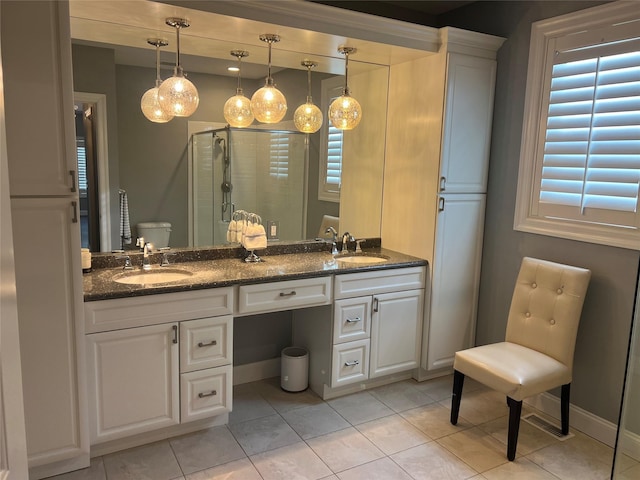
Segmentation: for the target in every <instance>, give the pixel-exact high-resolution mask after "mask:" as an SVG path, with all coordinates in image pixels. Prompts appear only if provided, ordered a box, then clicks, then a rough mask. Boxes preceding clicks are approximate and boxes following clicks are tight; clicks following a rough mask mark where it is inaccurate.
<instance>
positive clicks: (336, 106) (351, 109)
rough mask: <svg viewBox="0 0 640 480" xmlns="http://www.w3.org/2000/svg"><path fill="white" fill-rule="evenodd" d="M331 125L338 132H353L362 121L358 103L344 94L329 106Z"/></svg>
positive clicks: (360, 108)
mask: <svg viewBox="0 0 640 480" xmlns="http://www.w3.org/2000/svg"><path fill="white" fill-rule="evenodd" d="M329 119H330V120H331V124H332V125H333V126H334V127H335V128H337V129H339V130H353V129H354V128H356V127H357V126H358V124H359V123H360V120H362V107H360V104H359V103H358V101H357V100H356V99H355V98H353V97H351V96H350V95H349V94H348V93H346V92H345V94H343V95H342V96H340V97H338V98H336V99H335V100H334V101H333V102H331V105H330V106H329Z"/></svg>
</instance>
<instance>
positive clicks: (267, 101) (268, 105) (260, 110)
mask: <svg viewBox="0 0 640 480" xmlns="http://www.w3.org/2000/svg"><path fill="white" fill-rule="evenodd" d="M260 40H262V41H263V42H266V43H268V44H269V70H268V74H267V80H266V82H265V85H264V87H262V88H260V89H259V90H257V91H256V92H255V93H254V94H253V96H252V97H251V110H252V111H253V115H254V116H255V117H256V120H258V121H259V122H262V123H278V122H279V121H280V120H282V119H283V118H284V116H285V114H286V113H287V99H286V98H284V95H283V94H282V92H281V91H280V90H278V89H277V88H276V85H275V83H274V82H273V78H271V45H272V44H273V43H275V42H279V41H280V37H279V36H278V35H275V34H270V33H265V34H263V35H260Z"/></svg>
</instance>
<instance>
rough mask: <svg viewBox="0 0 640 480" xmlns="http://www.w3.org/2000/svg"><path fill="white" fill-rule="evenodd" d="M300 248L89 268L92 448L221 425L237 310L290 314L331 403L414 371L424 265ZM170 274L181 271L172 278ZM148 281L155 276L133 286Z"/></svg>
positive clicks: (227, 405) (315, 382) (227, 403)
mask: <svg viewBox="0 0 640 480" xmlns="http://www.w3.org/2000/svg"><path fill="white" fill-rule="evenodd" d="M378 243H379V242H378ZM312 245H313V244H312ZM315 246H316V250H317V249H318V248H324V249H326V248H327V246H326V245H315ZM298 247H300V248H302V250H303V251H302V253H296V245H295V244H294V245H292V246H291V247H290V248H291V251H293V252H294V253H286V254H280V255H278V254H274V255H263V261H262V262H259V263H246V262H244V261H243V258H242V257H241V256H240V257H232V258H218V259H208V260H197V261H187V262H184V263H175V264H173V265H172V266H171V267H160V266H158V265H157V264H155V265H154V267H153V271H152V272H151V273H147V272H145V273H142V272H141V270H140V267H139V266H137V265H136V266H135V267H134V270H130V271H125V270H123V269H122V268H121V267H110V268H96V269H94V270H93V271H92V272H91V273H89V274H86V275H84V279H83V280H84V299H85V304H84V305H85V306H84V313H85V315H84V316H85V337H86V342H85V347H86V355H87V385H88V403H89V428H90V441H91V455H92V456H94V455H99V454H104V453H108V452H111V451H116V450H119V449H122V448H126V447H130V446H133V445H139V444H143V443H148V442H150V441H154V440H157V439H160V438H166V437H169V436H173V435H178V434H182V433H186V432H189V431H194V430H198V429H201V428H205V427H208V426H212V425H219V424H223V423H226V422H227V420H228V412H230V411H231V410H232V403H233V398H232V391H233V385H234V380H233V335H234V325H233V324H234V318H239V317H243V316H247V315H261V314H263V313H269V312H280V311H288V310H291V311H294V313H293V315H292V332H291V338H292V341H293V343H294V344H295V345H296V346H301V347H305V348H307V349H308V350H309V352H310V369H309V384H310V388H311V389H312V390H313V391H315V392H316V393H317V394H318V395H320V396H321V397H323V398H325V399H327V398H332V397H336V396H339V395H344V394H347V393H351V392H353V391H357V390H360V389H362V388H367V387H369V386H371V385H381V384H385V383H390V382H393V381H397V380H399V379H402V378H409V377H411V375H412V374H413V371H414V370H415V369H416V368H417V367H418V365H419V362H420V339H421V331H422V313H423V304H424V288H425V279H426V261H424V260H421V259H418V258H415V257H411V256H408V255H403V254H399V253H397V252H393V251H390V250H385V249H381V248H375V249H371V250H365V252H364V253H362V254H359V255H355V254H352V255H350V257H352V258H350V259H349V258H347V259H345V261H343V260H342V259H341V258H342V257H341V256H340V255H338V256H335V255H332V254H331V253H330V252H328V251H304V250H305V249H306V248H307V245H305V242H302V243H301V244H300V245H298ZM223 250H226V254H233V253H234V252H236V253H238V252H240V249H223ZM199 253H200V254H202V253H203V252H202V251H200V252H199ZM185 255H189V254H188V253H186V252H185ZM138 256H140V255H139V254H138ZM107 257H108V256H107ZM353 258H355V261H354V260H353ZM139 260H140V259H136V258H134V261H133V263H134V264H136V262H139ZM120 261H122V260H120ZM94 263H95V262H94ZM165 272H166V273H168V274H169V275H174V274H175V273H178V272H181V273H183V274H184V278H181V279H178V280H174V281H170V280H169V281H166V282H165V281H162V275H163V274H164V273H165ZM151 275H155V276H151ZM145 278H149V279H153V280H152V281H153V282H154V283H151V284H145V283H138V282H144V281H145V280H144V279H145ZM166 278H167V279H169V278H175V277H166ZM129 279H134V280H135V281H132V282H130V281H129ZM138 279H140V280H138ZM155 282H158V283H155ZM265 321H268V318H267V319H266V320H265ZM243 368H244V369H245V370H246V369H247V368H251V365H248V366H247V365H243ZM257 368H259V367H257ZM254 378H255V377H254ZM236 383H237V382H236Z"/></svg>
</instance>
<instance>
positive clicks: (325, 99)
mask: <svg viewBox="0 0 640 480" xmlns="http://www.w3.org/2000/svg"><path fill="white" fill-rule="evenodd" d="M343 87H344V78H343V77H332V78H328V79H326V80H323V81H322V101H321V108H322V114H323V115H324V123H323V124H322V128H321V129H320V138H321V139H322V143H321V144H320V162H319V163H320V168H319V172H318V200H326V201H329V202H339V201H340V184H341V182H342V180H341V177H342V139H343V133H344V132H343V131H342V130H339V129H337V128H335V127H334V126H333V125H331V122H330V121H329V113H328V112H329V105H331V102H332V101H333V100H334V99H336V98H338V97H339V96H340V95H342V89H343Z"/></svg>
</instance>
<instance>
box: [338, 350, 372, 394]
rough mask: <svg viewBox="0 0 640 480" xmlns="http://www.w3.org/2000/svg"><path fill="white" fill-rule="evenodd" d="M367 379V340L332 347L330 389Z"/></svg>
mask: <svg viewBox="0 0 640 480" xmlns="http://www.w3.org/2000/svg"><path fill="white" fill-rule="evenodd" d="M367 378H369V339H366V340H356V341H355V342H348V343H340V344H338V345H334V346H333V368H332V375H331V387H339V386H341V385H348V384H350V383H357V382H360V381H362V380H366V379H367Z"/></svg>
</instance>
